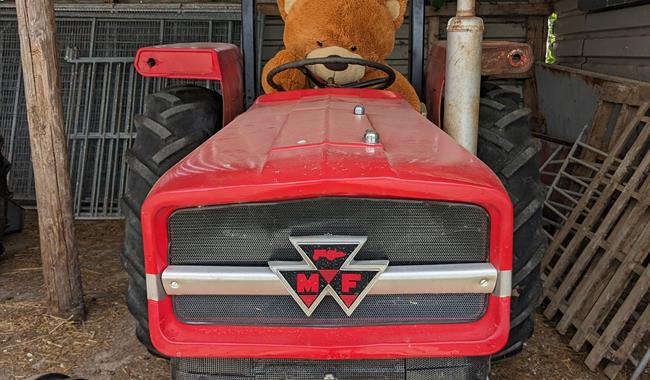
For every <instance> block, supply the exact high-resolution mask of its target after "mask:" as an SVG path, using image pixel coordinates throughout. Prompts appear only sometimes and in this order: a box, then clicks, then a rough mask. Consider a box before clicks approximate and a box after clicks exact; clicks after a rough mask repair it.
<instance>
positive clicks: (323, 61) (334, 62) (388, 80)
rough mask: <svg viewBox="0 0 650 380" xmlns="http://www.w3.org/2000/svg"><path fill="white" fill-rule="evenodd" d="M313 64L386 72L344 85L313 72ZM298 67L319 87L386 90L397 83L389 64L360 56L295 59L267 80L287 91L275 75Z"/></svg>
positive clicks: (276, 69) (272, 71)
mask: <svg viewBox="0 0 650 380" xmlns="http://www.w3.org/2000/svg"><path fill="white" fill-rule="evenodd" d="M312 65H325V67H327V68H329V69H330V70H333V71H343V70H345V69H346V68H347V67H348V65H358V66H365V67H371V68H373V69H377V70H380V71H382V72H384V73H385V74H386V76H383V77H381V78H377V79H371V80H367V81H363V82H359V81H356V82H352V83H348V84H344V85H337V84H335V83H331V82H327V81H324V80H323V79H322V78H320V77H319V76H317V75H315V74H314V73H312V72H311V71H310V70H309V69H308V68H307V66H312ZM291 69H296V70H300V72H301V73H303V74H304V75H305V76H306V77H307V78H309V80H311V81H312V82H313V83H314V84H315V85H316V86H318V87H319V88H333V87H335V88H375V89H378V90H385V89H387V88H388V87H390V86H391V85H392V84H393V83H395V71H393V69H392V68H391V67H390V66H388V65H384V64H382V63H379V62H373V61H368V60H365V59H358V58H347V57H338V56H331V57H323V58H308V59H303V60H300V61H294V62H289V63H285V64H284V65H280V66H278V67H276V68H274V69H273V70H271V71H270V72H269V74H268V75H267V77H266V82H267V83H268V84H269V85H270V86H271V87H273V88H274V89H275V90H277V91H286V90H285V89H284V88H283V87H282V86H281V85H280V84H278V83H276V82H275V77H276V76H277V75H278V74H280V73H282V72H285V71H287V70H291Z"/></svg>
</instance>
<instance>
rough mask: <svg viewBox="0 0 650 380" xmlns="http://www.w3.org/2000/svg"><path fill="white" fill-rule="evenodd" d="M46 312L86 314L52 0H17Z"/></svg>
mask: <svg viewBox="0 0 650 380" xmlns="http://www.w3.org/2000/svg"><path fill="white" fill-rule="evenodd" d="M16 14H17V17H18V32H19V35H20V52H21V54H20V55H21V59H22V69H23V78H24V81H25V97H26V100H27V120H28V122H29V141H30V146H31V153H32V165H33V167H34V182H35V185H36V202H37V207H38V226H39V235H40V244H41V259H42V265H43V280H44V282H45V291H46V294H47V307H48V312H49V313H51V314H54V315H57V316H60V317H64V318H69V317H72V318H73V319H77V320H78V319H81V318H83V316H84V303H83V294H82V290H81V276H80V272H79V259H78V257H77V247H76V240H75V234H74V224H73V222H74V219H73V214H72V198H71V195H70V174H69V173H70V172H69V170H68V169H69V167H68V165H69V164H68V153H67V152H68V150H67V148H66V134H65V130H64V124H63V108H62V105H61V86H60V81H59V64H58V62H59V61H58V59H57V55H58V54H57V53H58V52H57V45H56V26H55V23H54V5H53V2H52V0H16Z"/></svg>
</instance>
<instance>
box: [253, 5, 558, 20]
mask: <svg viewBox="0 0 650 380" xmlns="http://www.w3.org/2000/svg"><path fill="white" fill-rule="evenodd" d="M257 7H258V11H259V12H261V13H262V14H265V15H267V16H278V15H279V13H278V6H277V5H276V4H275V3H266V2H264V3H261V4H258V5H257ZM552 12H553V4H552V3H551V2H541V3H522V2H507V3H496V4H494V3H480V4H478V6H477V14H478V15H479V16H549V15H550V14H551V13H552ZM426 15H427V17H434V16H443V17H451V16H455V15H456V3H449V4H445V5H444V6H442V7H441V8H440V9H438V10H435V9H434V8H433V7H427V12H426Z"/></svg>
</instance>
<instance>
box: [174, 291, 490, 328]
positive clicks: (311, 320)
mask: <svg viewBox="0 0 650 380" xmlns="http://www.w3.org/2000/svg"><path fill="white" fill-rule="evenodd" d="M487 302H488V297H487V295H485V294H400V295H368V296H366V298H364V299H363V302H361V303H360V304H359V306H358V307H357V309H356V310H355V311H354V313H353V314H352V316H351V317H348V316H347V315H345V313H344V312H343V310H342V309H341V306H339V305H338V304H337V303H336V301H334V298H332V297H330V296H327V297H325V298H324V299H323V301H322V302H321V304H320V305H318V307H317V308H316V310H315V311H314V313H313V314H312V315H311V316H310V317H307V316H306V315H305V313H304V312H303V311H302V309H300V307H299V306H298V304H297V303H296V301H295V300H294V299H293V298H291V296H175V297H174V311H175V313H176V317H177V318H178V319H179V320H180V321H182V322H184V323H188V324H222V325H256V326H317V327H337V326H369V325H392V324H399V325H407V324H434V323H462V322H472V321H476V320H478V319H480V318H481V317H482V316H483V314H484V313H485V308H486V306H487Z"/></svg>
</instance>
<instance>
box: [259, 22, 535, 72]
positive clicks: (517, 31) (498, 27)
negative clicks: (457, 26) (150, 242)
mask: <svg viewBox="0 0 650 380" xmlns="http://www.w3.org/2000/svg"><path fill="white" fill-rule="evenodd" d="M429 19H431V18H429ZM448 20H449V17H440V21H439V22H438V36H439V39H441V40H444V39H446V35H447V31H446V28H447V21H448ZM483 21H484V23H485V35H484V38H485V39H497V40H509V41H518V42H525V41H526V31H527V17H524V16H485V17H484V20H483ZM429 25H432V24H431V23H429ZM433 25H435V24H433ZM283 33H284V24H283V22H282V19H281V18H280V17H278V16H274V15H271V16H266V17H265V20H264V45H263V48H262V61H263V63H266V62H267V61H268V60H269V59H271V58H272V57H273V56H274V55H275V54H276V53H277V52H278V51H280V50H281V49H282V48H283V42H282V34H283ZM427 34H428V31H427ZM408 59H409V22H408V20H407V22H405V23H404V25H402V27H401V28H400V29H399V30H398V31H397V40H396V42H395V49H394V50H393V54H392V55H391V57H390V58H389V60H388V64H390V65H391V66H393V67H394V68H396V69H398V70H399V71H400V72H402V73H403V74H405V75H406V74H407V73H408V63H409V62H408Z"/></svg>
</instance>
